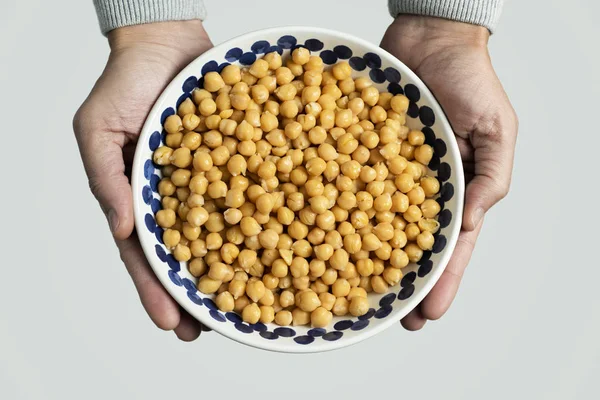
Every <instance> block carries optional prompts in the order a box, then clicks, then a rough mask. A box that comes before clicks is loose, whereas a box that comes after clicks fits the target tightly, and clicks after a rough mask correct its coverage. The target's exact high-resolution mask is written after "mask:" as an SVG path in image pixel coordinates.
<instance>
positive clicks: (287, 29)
mask: <svg viewBox="0 0 600 400" xmlns="http://www.w3.org/2000/svg"><path fill="white" fill-rule="evenodd" d="M279 33H281V34H295V33H310V34H312V35H314V36H315V37H316V38H319V36H321V35H327V36H330V37H334V38H336V39H340V40H341V41H342V42H349V43H355V44H358V45H360V46H363V47H364V48H365V49H366V50H368V51H370V52H373V53H375V54H377V55H379V56H383V57H385V58H386V59H388V62H390V63H391V64H393V65H394V66H395V67H397V68H400V69H401V72H402V74H403V75H405V76H408V77H410V80H411V81H413V82H414V83H415V84H416V85H418V87H419V90H420V91H421V93H422V96H423V97H424V98H426V99H427V100H428V102H430V104H428V106H429V107H431V108H432V109H433V111H434V114H435V115H436V119H437V121H439V123H440V124H441V127H442V130H443V131H444V132H446V133H448V135H447V137H448V140H447V141H446V144H447V146H448V152H447V155H448V156H449V157H450V159H451V160H452V163H453V169H454V170H455V172H454V173H453V175H455V177H456V185H455V186H456V187H455V189H456V191H455V196H456V213H455V217H454V218H453V222H452V223H451V225H450V226H448V231H447V232H448V233H447V234H446V238H447V244H446V247H445V248H444V250H443V251H442V253H441V255H440V261H439V262H437V263H436V264H435V268H434V269H433V270H432V271H431V273H430V274H429V275H428V279H427V281H426V282H425V283H423V287H422V288H421V290H419V291H415V293H414V294H413V295H412V296H411V297H410V298H409V299H407V304H406V305H405V306H404V307H402V308H398V309H394V310H393V311H392V312H391V313H390V315H388V316H387V317H386V318H384V320H382V321H381V323H380V324H378V325H377V326H375V327H371V328H370V329H364V330H362V331H359V332H357V333H356V335H353V336H349V337H348V336H344V337H343V338H341V339H340V340H337V341H331V342H330V341H322V342H319V343H317V342H313V343H312V344H311V345H310V346H292V345H290V344H288V343H285V342H280V341H271V340H258V341H257V340H253V339H252V336H250V335H247V334H243V333H241V332H240V333H239V334H236V333H234V334H231V333H230V332H228V331H226V330H222V329H220V327H221V326H222V325H219V322H217V321H214V320H213V319H212V318H197V317H196V316H195V314H196V312H195V311H193V310H192V308H193V307H192V303H191V302H190V301H189V299H188V298H187V297H186V296H185V294H184V293H183V292H182V291H180V290H176V289H177V288H176V287H175V286H174V285H173V284H172V282H171V281H169V280H168V279H167V278H166V277H165V276H164V275H162V274H159V273H157V269H158V268H159V267H158V265H157V264H158V262H157V261H156V260H155V257H156V254H155V253H154V251H153V248H154V244H155V243H148V242H147V241H146V240H144V239H142V237H143V236H140V245H141V247H142V250H143V252H144V255H145V257H146V259H147V261H148V264H149V265H150V267H151V269H152V271H153V272H154V274H155V276H156V277H157V278H158V280H159V281H160V283H161V284H162V286H163V287H164V288H165V290H166V291H167V292H168V293H169V294H170V296H171V297H172V298H173V299H174V300H175V301H176V302H177V303H178V304H179V305H180V306H181V307H182V308H183V309H185V310H186V311H187V312H188V313H189V314H190V315H191V316H192V317H193V318H195V319H197V320H198V321H199V322H201V323H202V324H203V325H205V326H207V327H208V328H210V329H212V330H214V331H215V332H218V333H219V334H221V335H223V336H226V337H228V338H229V339H232V340H234V341H236V342H238V343H241V344H245V345H248V346H251V347H254V348H258V349H263V350H268V351H273V352H283V353H316V352H325V351H330V350H335V349H340V348H343V347H348V346H351V345H354V344H356V343H359V342H361V341H363V340H366V339H368V338H371V337H373V336H375V335H376V334H378V333H380V332H382V331H384V330H385V329H387V328H389V327H390V326H392V325H393V324H394V323H399V321H400V320H401V319H402V318H404V317H405V316H406V315H407V314H408V313H409V312H411V311H412V310H413V309H414V308H415V307H416V306H417V305H418V304H419V303H421V301H422V300H423V299H424V298H425V296H427V295H428V294H429V293H430V292H431V290H432V289H433V287H434V286H435V284H436V283H437V282H438V280H439V279H440V277H441V276H442V274H443V273H444V271H445V270H446V267H447V265H448V262H449V261H450V258H451V256H452V254H453V252H454V249H455V247H456V243H457V241H458V235H459V233H460V229H461V224H462V214H463V208H464V189H465V182H464V172H463V165H462V160H461V159H460V151H459V148H458V143H457V141H456V138H455V137H454V133H453V130H452V127H451V125H450V123H449V121H448V118H447V116H446V114H445V113H444V111H443V109H442V107H441V105H440V104H439V102H438V101H437V99H436V98H435V96H434V95H433V93H432V92H431V90H429V88H428V87H427V85H425V83H424V82H423V81H422V80H421V79H420V78H419V77H418V76H417V75H416V73H414V72H413V71H412V70H411V69H410V68H409V67H408V66H406V64H404V63H403V62H402V61H400V60H399V59H398V58H396V57H395V56H394V55H392V54H391V53H389V52H388V51H386V50H384V49H383V48H381V47H379V46H378V45H376V44H373V43H371V42H369V41H367V40H365V39H361V38H359V37H356V36H354V35H351V34H348V33H345V32H341V31H337V30H333V29H328V28H320V27H311V26H300V25H292V26H277V27H271V28H267V29H259V30H254V31H250V32H247V33H244V34H241V35H238V36H235V37H234V38H231V39H229V40H227V41H225V42H222V43H220V44H218V45H216V46H214V47H212V48H211V49H209V50H207V51H206V52H205V53H203V54H201V55H200V56H198V57H196V58H195V59H194V60H192V61H191V62H190V63H189V64H188V65H187V66H186V67H184V68H183V69H182V70H181V71H180V72H179V73H178V74H177V75H176V76H175V77H174V78H173V79H172V80H171V81H170V82H169V84H168V85H167V86H165V88H164V89H163V91H162V93H161V94H160V96H159V97H158V98H157V99H156V101H155V102H154V105H153V106H152V108H151V110H150V112H149V113H148V116H147V117H146V120H145V122H144V125H143V127H142V129H141V131H140V135H139V137H138V142H137V144H136V150H135V155H134V159H133V165H132V179H131V188H132V193H137V192H136V190H138V189H141V187H142V186H143V184H142V183H141V181H140V180H141V176H142V175H143V163H144V161H145V160H146V159H142V155H141V154H142V152H143V151H142V150H141V149H142V147H143V146H144V145H145V144H146V140H144V139H145V138H146V137H147V136H149V135H150V134H152V129H151V124H152V121H153V120H154V119H155V118H156V117H157V116H158V115H160V113H161V112H162V109H163V107H164V105H163V104H162V103H163V102H164V99H165V98H166V97H167V96H168V93H169V92H171V91H172V90H174V88H175V87H178V85H180V81H182V80H184V79H185V78H187V77H188V76H189V75H190V73H191V72H193V74H192V75H195V74H196V73H197V72H198V68H197V67H198V66H199V64H200V63H201V60H211V59H213V58H214V57H213V55H215V56H216V55H220V53H221V52H222V49H224V48H229V47H230V46H234V47H236V46H235V45H236V43H237V42H239V41H240V40H241V39H243V40H252V39H262V37H264V36H266V35H275V34H279ZM182 78H183V79H182ZM140 202H141V198H140V196H135V195H133V212H134V221H135V226H136V227H137V228H138V229H140V228H141V227H144V212H143V211H142V210H141V207H142V205H141V203H140ZM459 217H460V219H458V218H459Z"/></svg>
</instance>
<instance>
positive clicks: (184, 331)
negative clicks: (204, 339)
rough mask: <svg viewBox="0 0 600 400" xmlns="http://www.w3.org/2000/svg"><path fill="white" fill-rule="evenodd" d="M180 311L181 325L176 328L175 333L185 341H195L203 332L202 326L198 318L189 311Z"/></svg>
mask: <svg viewBox="0 0 600 400" xmlns="http://www.w3.org/2000/svg"><path fill="white" fill-rule="evenodd" d="M179 313H180V315H181V317H180V319H179V325H177V328H175V334H176V335H177V337H178V338H179V340H182V341H184V342H193V341H194V340H196V339H198V336H200V333H201V332H202V326H201V325H200V322H198V320H196V319H194V318H193V317H192V316H191V315H190V314H188V313H187V311H185V310H184V309H180V310H179Z"/></svg>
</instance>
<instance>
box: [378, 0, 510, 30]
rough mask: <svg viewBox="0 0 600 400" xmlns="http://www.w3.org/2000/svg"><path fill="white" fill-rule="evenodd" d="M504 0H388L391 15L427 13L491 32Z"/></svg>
mask: <svg viewBox="0 0 600 400" xmlns="http://www.w3.org/2000/svg"><path fill="white" fill-rule="evenodd" d="M503 3H504V0H388V7H389V9H390V14H391V15H392V17H394V18H396V17H397V16H398V14H416V15H428V16H432V17H440V18H446V19H451V20H454V21H460V22H467V23H469V24H474V25H481V26H485V27H486V28H488V29H489V30H490V32H493V31H494V29H495V28H496V24H497V23H498V19H499V18H500V12H501V11H502V5H503Z"/></svg>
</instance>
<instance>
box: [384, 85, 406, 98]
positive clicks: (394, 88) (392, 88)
mask: <svg viewBox="0 0 600 400" xmlns="http://www.w3.org/2000/svg"><path fill="white" fill-rule="evenodd" d="M387 89H388V92H390V93H391V94H393V95H396V94H404V89H402V86H400V84H398V83H396V82H392V83H390V84H389V85H388V87H387Z"/></svg>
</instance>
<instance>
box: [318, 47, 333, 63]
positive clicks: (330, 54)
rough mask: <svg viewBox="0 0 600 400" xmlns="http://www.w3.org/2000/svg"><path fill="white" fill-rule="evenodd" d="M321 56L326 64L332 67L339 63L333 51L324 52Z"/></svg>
mask: <svg viewBox="0 0 600 400" xmlns="http://www.w3.org/2000/svg"><path fill="white" fill-rule="evenodd" d="M320 55H321V58H322V59H323V62H324V63H325V64H328V65H331V64H335V63H336V61H337V56H336V55H335V53H334V52H333V51H331V50H323V51H322V52H321V54H320Z"/></svg>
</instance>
